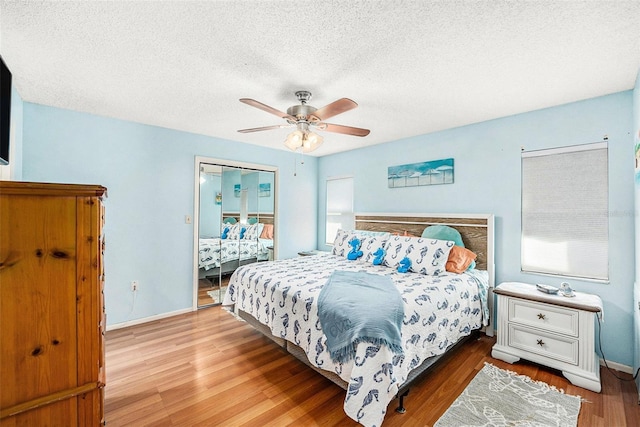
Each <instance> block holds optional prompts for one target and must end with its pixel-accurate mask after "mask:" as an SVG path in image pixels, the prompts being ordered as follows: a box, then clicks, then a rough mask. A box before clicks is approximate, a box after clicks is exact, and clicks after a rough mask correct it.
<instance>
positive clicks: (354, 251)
mask: <svg viewBox="0 0 640 427" xmlns="http://www.w3.org/2000/svg"><path fill="white" fill-rule="evenodd" d="M361 244H362V243H361V242H360V239H358V238H357V237H354V238H353V239H351V240H349V246H351V250H350V251H349V253H348V254H347V259H348V260H349V261H355V260H357V259H358V258H360V257H361V256H362V251H361V250H360V245H361Z"/></svg>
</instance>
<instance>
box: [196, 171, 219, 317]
mask: <svg viewBox="0 0 640 427" xmlns="http://www.w3.org/2000/svg"><path fill="white" fill-rule="evenodd" d="M199 191H200V195H199V201H200V206H199V210H198V234H199V235H198V267H199V268H198V307H201V306H206V305H211V304H215V303H218V302H220V301H221V299H220V296H221V293H220V288H221V281H220V272H219V268H217V267H218V266H217V261H216V257H217V255H216V254H219V253H220V246H221V244H220V224H221V222H222V167H220V166H218V165H209V164H206V163H200V186H199Z"/></svg>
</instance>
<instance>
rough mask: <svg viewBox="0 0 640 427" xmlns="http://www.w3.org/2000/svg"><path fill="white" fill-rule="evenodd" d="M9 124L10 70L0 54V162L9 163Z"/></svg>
mask: <svg viewBox="0 0 640 427" xmlns="http://www.w3.org/2000/svg"><path fill="white" fill-rule="evenodd" d="M10 124H11V72H10V71H9V69H8V68H7V66H6V65H5V63H4V61H3V60H2V57H1V56H0V164H2V165H8V164H9V136H10V133H9V125H10Z"/></svg>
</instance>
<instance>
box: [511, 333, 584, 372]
mask: <svg viewBox="0 0 640 427" xmlns="http://www.w3.org/2000/svg"><path fill="white" fill-rule="evenodd" d="M509 346H510V347H513V348H517V349H520V350H524V351H528V352H531V353H535V354H539V355H541V356H544V357H549V358H552V359H556V360H559V361H561V362H566V363H571V364H573V365H577V364H578V340H577V339H571V338H569V337H563V336H557V335H552V334H545V333H543V332H541V331H538V330H535V329H529V328H525V327H520V326H518V325H509Z"/></svg>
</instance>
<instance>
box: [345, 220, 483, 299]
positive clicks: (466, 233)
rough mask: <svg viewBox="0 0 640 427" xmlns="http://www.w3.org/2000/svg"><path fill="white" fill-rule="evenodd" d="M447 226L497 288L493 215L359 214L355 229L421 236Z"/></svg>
mask: <svg viewBox="0 0 640 427" xmlns="http://www.w3.org/2000/svg"><path fill="white" fill-rule="evenodd" d="M435 224H440V225H448V226H449V227H453V228H455V229H456V230H458V231H459V232H460V235H461V236H462V241H463V242H464V246H465V247H466V248H467V249H469V250H470V251H473V252H474V253H475V254H476V255H477V256H478V258H477V259H476V266H477V268H478V269H481V270H487V271H488V272H489V283H490V285H491V286H492V287H493V285H494V277H495V276H494V259H493V248H494V219H493V215H491V214H395V213H358V214H356V229H357V230H369V231H388V232H390V233H398V234H399V235H403V234H405V233H407V234H410V235H414V236H418V237H420V236H421V235H422V231H423V230H424V229H425V228H426V227H429V226H430V225H435Z"/></svg>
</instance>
